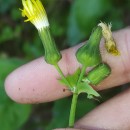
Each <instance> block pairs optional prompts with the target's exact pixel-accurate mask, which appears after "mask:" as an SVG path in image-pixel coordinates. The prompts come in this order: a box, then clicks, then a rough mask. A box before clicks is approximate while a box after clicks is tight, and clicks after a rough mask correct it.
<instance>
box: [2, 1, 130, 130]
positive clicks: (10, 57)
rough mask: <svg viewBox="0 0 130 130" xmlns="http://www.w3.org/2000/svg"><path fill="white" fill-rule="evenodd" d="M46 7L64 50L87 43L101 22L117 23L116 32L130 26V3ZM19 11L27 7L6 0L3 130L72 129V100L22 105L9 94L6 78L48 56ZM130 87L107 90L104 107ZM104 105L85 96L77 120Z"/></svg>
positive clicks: (65, 3)
mask: <svg viewBox="0 0 130 130" xmlns="http://www.w3.org/2000/svg"><path fill="white" fill-rule="evenodd" d="M42 2H43V4H44V6H45V8H46V11H47V14H48V17H49V21H50V25H51V31H52V34H53V36H54V38H55V40H56V43H57V46H58V47H59V49H60V50H61V49H65V48H68V47H71V46H74V45H76V44H78V43H79V42H82V41H84V40H87V39H88V37H89V35H90V33H91V31H92V29H93V27H94V26H96V25H97V23H99V21H100V20H101V21H105V22H106V23H108V22H109V23H110V22H111V23H112V25H113V28H112V29H113V30H118V29H121V28H124V27H126V26H129V23H130V15H129V11H130V1H129V0H42ZM19 7H21V8H22V5H21V1H16V0H0V129H1V130H44V129H45V130H51V129H53V128H58V127H67V123H68V115H69V109H70V102H71V100H70V99H71V98H70V97H68V98H65V99H61V100H58V101H55V102H52V103H44V104H37V105H21V104H17V103H15V102H13V101H12V100H11V99H9V98H8V97H7V95H6V93H5V90H4V80H5V77H6V76H7V75H8V74H9V73H10V72H11V71H13V70H14V69H15V68H17V67H18V66H21V65H22V64H25V63H26V62H29V61H31V60H33V59H36V58H38V57H40V56H42V55H43V54H44V49H43V47H42V44H41V41H40V38H39V36H38V34H37V31H36V30H35V28H34V26H32V25H31V24H30V23H24V22H23V18H22V17H21V12H20V11H19ZM34 30H35V31H34ZM124 88H126V85H123V86H120V87H119V88H114V89H110V90H106V91H102V92H101V95H102V97H103V98H102V101H101V102H103V101H105V100H107V99H109V98H111V97H112V96H113V95H115V94H116V93H119V92H120V91H122V89H124ZM84 97H85V98H84ZM101 102H100V103H101ZM100 103H98V102H95V101H90V100H87V99H86V95H81V96H80V99H79V102H78V107H77V113H76V116H77V119H79V118H80V117H82V116H83V115H84V114H85V113H87V112H89V111H90V110H92V109H93V108H94V107H96V106H97V105H99V104H100ZM61 117H62V118H61Z"/></svg>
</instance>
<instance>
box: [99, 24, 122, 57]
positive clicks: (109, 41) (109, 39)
mask: <svg viewBox="0 0 130 130" xmlns="http://www.w3.org/2000/svg"><path fill="white" fill-rule="evenodd" d="M98 26H100V27H101V28H102V34H103V37H104V39H105V44H106V49H107V51H108V52H109V53H111V54H112V55H115V56H117V55H120V52H119V51H118V49H117V47H116V42H115V40H114V38H113V36H112V32H111V27H112V25H111V24H108V25H107V24H106V23H103V22H101V23H99V24H98Z"/></svg>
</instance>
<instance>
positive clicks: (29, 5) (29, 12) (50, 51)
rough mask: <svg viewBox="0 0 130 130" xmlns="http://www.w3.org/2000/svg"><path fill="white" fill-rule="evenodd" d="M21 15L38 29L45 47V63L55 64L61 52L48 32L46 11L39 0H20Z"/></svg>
mask: <svg viewBox="0 0 130 130" xmlns="http://www.w3.org/2000/svg"><path fill="white" fill-rule="evenodd" d="M22 3H23V9H20V10H21V11H22V16H23V17H25V16H26V17H27V18H28V19H27V20H25V22H28V21H30V22H31V23H32V24H33V25H34V26H35V27H36V28H37V30H38V32H39V35H40V38H41V40H42V43H43V46H44V48H45V60H46V62H47V63H49V64H52V65H55V64H57V62H58V61H59V60H60V59H61V54H60V52H59V51H58V50H57V48H56V45H55V42H54V39H53V38H52V36H51V34H50V29H49V22H48V18H47V15H46V11H45V9H44V7H43V5H42V3H41V1H40V0H22Z"/></svg>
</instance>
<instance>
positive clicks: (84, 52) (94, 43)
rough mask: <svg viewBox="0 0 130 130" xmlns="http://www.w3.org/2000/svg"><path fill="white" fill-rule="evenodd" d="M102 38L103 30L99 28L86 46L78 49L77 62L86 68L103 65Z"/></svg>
mask: <svg viewBox="0 0 130 130" xmlns="http://www.w3.org/2000/svg"><path fill="white" fill-rule="evenodd" d="M101 37H102V30H101V28H100V27H97V28H96V29H95V30H94V31H93V32H92V34H91V36H90V39H89V40H88V42H87V43H86V44H84V45H83V46H82V47H81V48H79V49H78V51H77V53H76V57H77V60H78V61H79V62H80V63H81V64H82V65H84V66H87V67H91V66H94V65H98V64H99V63H101V55H100V50H99V44H100V40H101Z"/></svg>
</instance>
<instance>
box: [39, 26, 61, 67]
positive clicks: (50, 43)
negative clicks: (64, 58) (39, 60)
mask: <svg viewBox="0 0 130 130" xmlns="http://www.w3.org/2000/svg"><path fill="white" fill-rule="evenodd" d="M39 35H40V38H41V40H42V43H43V45H44V49H45V60H46V62H47V63H49V64H52V65H55V64H57V63H58V61H59V60H60V59H61V54H60V52H59V51H58V49H57V47H56V44H55V41H54V39H53V38H52V36H51V33H50V29H49V28H48V27H47V28H44V29H42V30H40V31H39Z"/></svg>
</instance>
